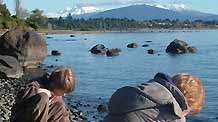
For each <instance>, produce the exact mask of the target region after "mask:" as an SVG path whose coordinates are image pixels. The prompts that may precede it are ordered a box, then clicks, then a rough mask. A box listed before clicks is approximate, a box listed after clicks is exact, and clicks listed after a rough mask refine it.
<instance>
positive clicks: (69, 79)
mask: <svg viewBox="0 0 218 122" xmlns="http://www.w3.org/2000/svg"><path fill="white" fill-rule="evenodd" d="M49 88H50V90H51V91H53V92H54V93H55V95H57V96H63V95H64V93H68V92H71V91H73V90H74V88H75V77H74V74H73V72H72V70H71V69H70V68H69V67H66V66H62V67H59V68H57V69H55V70H54V71H53V72H52V73H51V75H50V77H49Z"/></svg>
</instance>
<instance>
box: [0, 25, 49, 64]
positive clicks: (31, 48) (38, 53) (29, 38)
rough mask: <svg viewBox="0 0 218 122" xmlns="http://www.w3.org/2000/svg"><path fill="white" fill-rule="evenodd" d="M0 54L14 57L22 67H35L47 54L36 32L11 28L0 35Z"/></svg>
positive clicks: (43, 43) (44, 44) (45, 47)
mask: <svg viewBox="0 0 218 122" xmlns="http://www.w3.org/2000/svg"><path fill="white" fill-rule="evenodd" d="M0 54H1V55H8V56H13V57H15V58H16V59H17V60H18V62H19V63H20V64H21V66H22V67H25V68H37V67H38V66H39V65H40V64H41V63H42V61H43V59H44V58H45V57H46V56H47V45H46V42H45V41H44V40H43V38H42V37H41V36H40V35H38V34H37V33H36V32H33V31H24V30H22V29H13V30H10V31H8V32H6V33H5V34H3V35H2V36H1V37H0Z"/></svg>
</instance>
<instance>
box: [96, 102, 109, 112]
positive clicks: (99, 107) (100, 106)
mask: <svg viewBox="0 0 218 122" xmlns="http://www.w3.org/2000/svg"><path fill="white" fill-rule="evenodd" d="M97 110H98V112H107V107H106V106H105V105H103V104H100V105H98V107H97Z"/></svg>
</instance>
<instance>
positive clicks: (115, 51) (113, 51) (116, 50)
mask: <svg viewBox="0 0 218 122" xmlns="http://www.w3.org/2000/svg"><path fill="white" fill-rule="evenodd" d="M119 52H121V49H119V48H112V49H108V50H107V52H106V55H107V56H109V57H110V56H118V55H119Z"/></svg>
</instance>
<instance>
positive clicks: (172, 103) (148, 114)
mask: <svg viewBox="0 0 218 122" xmlns="http://www.w3.org/2000/svg"><path fill="white" fill-rule="evenodd" d="M170 80H171V79H169V77H168V76H166V75H164V74H161V73H159V74H157V75H156V76H155V77H154V79H152V80H150V81H148V82H147V83H144V84H142V85H140V86H137V87H131V86H126V87H123V88H120V89H118V90H117V91H116V92H115V93H114V94H113V95H112V97H111V99H110V101H109V114H108V115H107V116H106V117H105V119H104V122H182V120H183V119H184V116H183V114H182V111H183V110H186V109H187V102H186V100H185V98H184V96H183V94H182V93H181V91H180V90H179V89H178V88H177V87H176V86H175V85H174V84H173V82H172V81H170Z"/></svg>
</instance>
